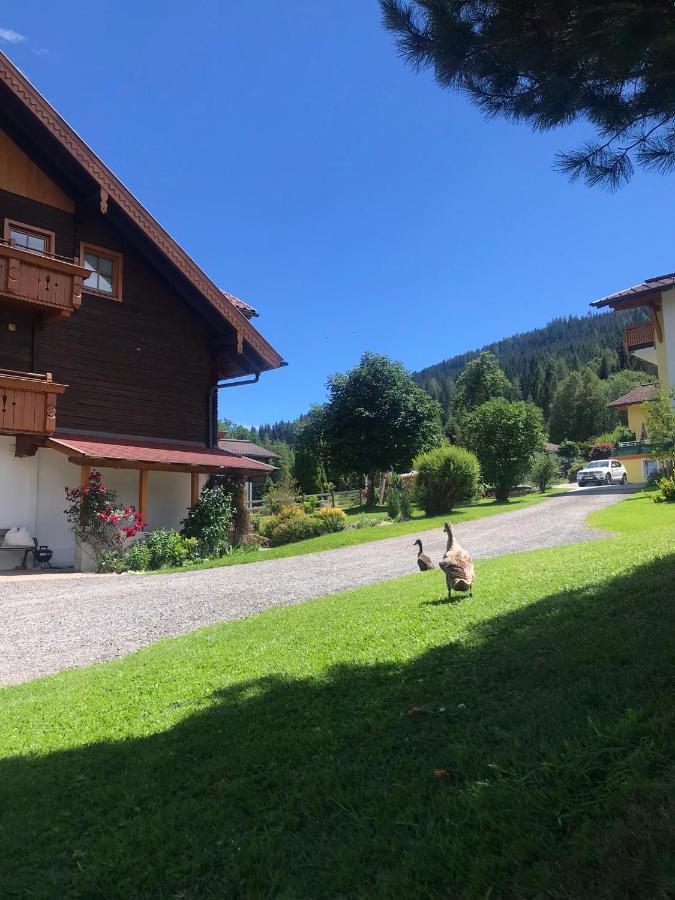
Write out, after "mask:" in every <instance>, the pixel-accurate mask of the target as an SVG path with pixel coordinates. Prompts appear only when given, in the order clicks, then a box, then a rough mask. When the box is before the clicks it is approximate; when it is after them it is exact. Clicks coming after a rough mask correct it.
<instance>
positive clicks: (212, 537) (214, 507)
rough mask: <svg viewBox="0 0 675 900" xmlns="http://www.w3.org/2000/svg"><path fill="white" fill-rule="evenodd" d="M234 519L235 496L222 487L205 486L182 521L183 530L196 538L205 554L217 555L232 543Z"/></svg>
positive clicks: (183, 533) (184, 534) (182, 531)
mask: <svg viewBox="0 0 675 900" xmlns="http://www.w3.org/2000/svg"><path fill="white" fill-rule="evenodd" d="M231 522H232V496H231V495H230V494H229V493H228V492H227V491H226V490H225V489H224V488H222V487H214V488H210V487H204V488H203V489H202V492H201V494H200V495H199V500H197V502H196V503H195V505H194V506H193V507H191V508H190V509H189V510H188V514H187V516H186V517H185V518H184V519H183V521H182V522H181V526H182V527H181V532H180V533H181V535H182V536H183V537H186V538H196V539H197V542H198V545H199V553H200V554H201V555H202V556H211V557H218V556H222V555H223V553H224V552H225V551H226V550H227V548H228V546H229V543H230V524H231ZM168 565H171V564H170V563H169V564H168ZM177 565H181V563H177Z"/></svg>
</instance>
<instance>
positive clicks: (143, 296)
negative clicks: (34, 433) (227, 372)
mask: <svg viewBox="0 0 675 900" xmlns="http://www.w3.org/2000/svg"><path fill="white" fill-rule="evenodd" d="M5 219H12V220H14V221H19V222H22V223H24V224H25V225H34V226H36V227H39V228H43V229H47V230H49V231H52V232H54V234H55V236H56V248H57V249H56V252H57V253H59V254H61V255H63V256H68V257H71V258H72V257H74V256H77V255H79V246H80V242H81V241H82V242H87V243H92V244H96V245H98V246H101V247H105V248H107V249H110V250H112V251H117V252H120V253H122V255H123V259H124V267H123V300H122V302H121V303H118V302H116V301H114V300H112V299H110V298H108V297H101V296H97V295H94V294H88V293H87V291H86V289H85V290H84V292H83V298H82V304H81V307H80V308H79V310H77V311H76V312H75V313H74V314H73V315H72V316H71V317H70V318H69V319H68V320H67V321H60V322H55V323H53V324H46V325H44V324H42V323H41V322H40V317H39V315H38V314H37V313H35V312H32V311H30V310H21V309H20V304H16V305H15V304H11V305H10V304H8V303H3V301H2V299H0V367H2V368H7V369H19V370H26V371H33V372H52V373H53V376H54V379H55V380H56V381H58V382H60V383H62V384H67V385H68V390H67V391H66V392H65V393H64V394H63V396H62V397H61V398H60V400H59V408H58V428H59V430H66V431H67V430H72V429H75V430H77V431H90V432H95V433H101V432H104V433H111V434H132V435H139V436H147V437H156V438H169V439H174V440H180V441H190V442H199V443H205V442H206V441H207V440H208V427H209V414H208V403H209V393H210V389H211V386H212V385H213V383H214V381H215V378H216V370H215V362H214V359H213V350H212V348H211V340H210V336H209V333H208V327H207V324H206V323H205V322H204V321H203V320H202V319H201V318H200V317H198V316H196V315H195V314H194V312H193V310H191V308H190V307H189V306H188V305H187V304H186V302H185V300H184V298H182V297H181V296H180V295H179V294H178V293H177V291H176V290H175V289H174V288H172V286H171V285H170V284H168V283H167V281H166V279H164V278H162V276H161V273H160V272H158V271H156V270H155V269H154V268H153V267H152V266H151V265H150V264H149V263H148V262H147V260H145V259H144V258H143V257H142V256H141V255H140V254H139V253H138V251H137V250H136V249H135V248H134V247H133V246H132V245H131V244H130V243H129V241H128V240H126V239H125V238H124V237H123V236H122V235H120V234H119V233H118V232H117V231H116V229H115V228H114V227H113V226H112V225H111V224H110V223H109V222H108V221H107V220H106V218H105V216H104V215H103V214H102V213H100V212H98V214H96V213H94V212H92V211H90V210H84V211H82V210H79V209H78V208H77V206H76V207H75V213H74V214H73V215H70V214H68V213H66V212H64V211H62V210H59V209H55V208H53V207H49V206H47V205H45V204H42V203H39V202H37V201H35V200H31V199H29V198H24V197H19V196H16V195H13V194H10V193H8V192H7V191H0V230H2V228H3V227H4V221H5ZM11 326H14V327H13V328H12V330H9V329H10V327H11Z"/></svg>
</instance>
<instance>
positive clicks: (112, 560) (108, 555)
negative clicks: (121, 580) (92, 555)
mask: <svg viewBox="0 0 675 900" xmlns="http://www.w3.org/2000/svg"><path fill="white" fill-rule="evenodd" d="M125 569H126V565H125V562H124V560H123V559H122V558H121V556H120V555H119V553H117V552H116V551H115V550H104V551H103V552H102V553H101V554H100V555H99V558H98V565H97V568H96V571H97V572H100V573H101V574H110V573H115V574H119V573H120V572H124V571H125Z"/></svg>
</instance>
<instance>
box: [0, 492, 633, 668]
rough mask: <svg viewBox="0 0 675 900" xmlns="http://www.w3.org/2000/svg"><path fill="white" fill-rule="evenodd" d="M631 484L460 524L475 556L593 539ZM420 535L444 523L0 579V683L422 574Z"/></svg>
mask: <svg viewBox="0 0 675 900" xmlns="http://www.w3.org/2000/svg"><path fill="white" fill-rule="evenodd" d="M632 492H633V489H631V487H630V485H629V486H627V487H623V488H622V487H619V486H613V487H609V488H604V487H602V488H583V489H580V490H572V491H570V492H569V493H567V494H565V495H561V496H556V497H552V498H551V499H549V500H546V501H544V502H543V503H540V504H537V505H535V506H531V507H525V508H524V509H519V510H515V511H513V512H505V513H503V514H499V515H496V516H492V517H489V518H485V519H477V520H474V521H471V522H466V523H464V524H462V525H458V526H457V528H456V534H457V537H458V539H459V541H460V543H461V544H462V545H463V546H464V547H466V548H467V549H468V550H469V551H470V552H471V553H472V554H473V555H474V558H476V559H484V558H487V557H492V556H502V555H505V554H508V553H516V552H519V551H522V550H532V549H537V548H543V547H554V546H558V545H561V544H571V543H575V542H579V541H588V540H593V539H595V538H598V537H603V536H605V535H604V534H603V533H602V532H598V531H594V530H592V529H590V528H589V527H588V526H587V525H586V524H585V519H586V516H587V515H588V514H589V513H591V512H593V511H595V510H597V509H602V508H603V507H605V506H608V505H610V504H612V503H616V502H618V501H619V500H622V499H623V498H624V497H625V496H626V495H627V494H629V493H632ZM450 518H451V517H450ZM417 537H420V538H421V539H422V540H423V541H424V549H425V552H426V553H428V554H429V555H430V556H431V558H432V559H440V558H441V556H442V555H443V552H444V550H445V536H444V534H443V532H442V531H441V529H437V530H435V531H431V532H424V531H422V532H420V533H419V534H411V535H405V536H403V537H396V538H391V539H385V540H381V541H374V542H372V543H366V544H359V545H356V546H353V547H343V548H341V549H338V550H328V551H324V552H320V553H313V554H309V555H307V556H296V557H290V558H288V559H275V560H264V559H263V560H261V561H260V562H256V563H249V564H247V565H241V566H228V567H223V568H217V569H203V570H196V571H191V572H183V573H179V574H173V575H145V576H142V575H122V576H120V575H109V576H96V577H77V576H60V577H59V576H55V577H49V576H44V577H36V578H29V579H18V578H17V579H12V578H4V579H0V617H1V626H0V685H8V684H15V683H18V682H22V681H29V680H31V679H33V678H39V677H40V676H43V675H49V674H51V673H54V672H59V671H62V670H64V669H70V668H74V667H80V666H86V665H89V664H91V663H94V662H98V661H101V660H109V659H114V658H116V657H119V656H124V655H125V654H127V653H132V652H133V651H135V650H138V649H139V648H141V647H145V646H147V645H148V644H152V643H154V642H155V641H159V640H162V639H163V638H168V637H174V636H176V635H180V634H186V633H188V632H190V631H194V630H196V629H198V628H202V627H204V626H206V625H213V624H215V623H217V622H225V621H229V620H232V619H241V618H244V617H246V616H250V615H253V614H255V613H257V612H260V611H261V610H264V609H269V608H271V607H274V606H286V605H290V604H293V603H301V602H303V601H305V600H311V599H312V598H315V597H320V596H323V595H326V594H332V593H335V592H337V591H342V590H346V589H349V588H355V587H360V586H361V585H365V584H372V583H374V582H378V581H386V580H387V579H391V578H398V577H399V576H400V575H407V574H410V573H413V572H415V571H417V562H416V550H415V548H414V547H413V546H412V544H413V541H414V540H415V538H417ZM477 590H480V584H478V586H477Z"/></svg>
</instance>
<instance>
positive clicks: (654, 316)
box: [591, 273, 675, 483]
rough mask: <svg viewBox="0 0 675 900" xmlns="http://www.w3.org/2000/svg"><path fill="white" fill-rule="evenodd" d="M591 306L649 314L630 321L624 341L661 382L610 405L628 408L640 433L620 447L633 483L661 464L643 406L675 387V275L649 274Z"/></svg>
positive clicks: (619, 455)
mask: <svg viewBox="0 0 675 900" xmlns="http://www.w3.org/2000/svg"><path fill="white" fill-rule="evenodd" d="M591 305H592V306H595V307H596V308H602V307H606V306H609V307H610V308H611V309H614V310H629V309H643V310H644V311H645V312H646V313H647V314H648V316H649V318H648V319H646V320H645V321H644V322H640V323H638V324H636V325H629V326H628V327H627V328H626V331H625V335H624V341H625V345H626V349H627V350H628V352H629V353H631V354H632V355H633V356H636V357H637V358H638V359H642V360H644V361H645V362H649V363H651V364H652V365H654V366H656V368H657V372H658V375H657V377H658V384H648V385H641V386H640V387H639V388H636V389H635V390H634V391H631V392H630V393H628V394H626V395H625V396H623V397H619V398H618V399H617V400H615V401H614V403H612V404H611V406H614V407H616V408H617V409H620V410H622V411H625V412H626V414H627V416H628V425H629V427H630V428H631V430H632V431H634V432H635V437H636V440H635V441H632V442H624V443H620V444H619V445H618V447H617V450H616V456H617V459H620V460H621V462H622V463H623V464H624V466H625V467H626V471H627V473H628V480H629V481H630V482H633V483H637V482H642V481H645V480H646V479H647V478H648V477H649V475H650V474H652V473H653V472H655V471H658V464H657V463H656V461H655V460H654V459H652V457H651V455H650V449H651V448H650V446H649V434H648V433H647V428H646V422H645V409H644V406H643V404H644V403H646V402H648V401H649V400H651V399H653V397H654V396H655V395H656V393H657V391H658V389H659V387H661V388H663V389H664V390H666V391H670V390H672V389H673V388H675V273H670V274H669V275H661V276H659V277H658V278H648V279H647V280H646V281H645V282H643V283H642V284H638V285H636V286H635V287H632V288H628V289H627V290H625V291H619V292H618V293H616V294H611V295H610V296H608V297H603V298H602V299H601V300H596V301H595V302H594V303H592V304H591Z"/></svg>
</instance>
